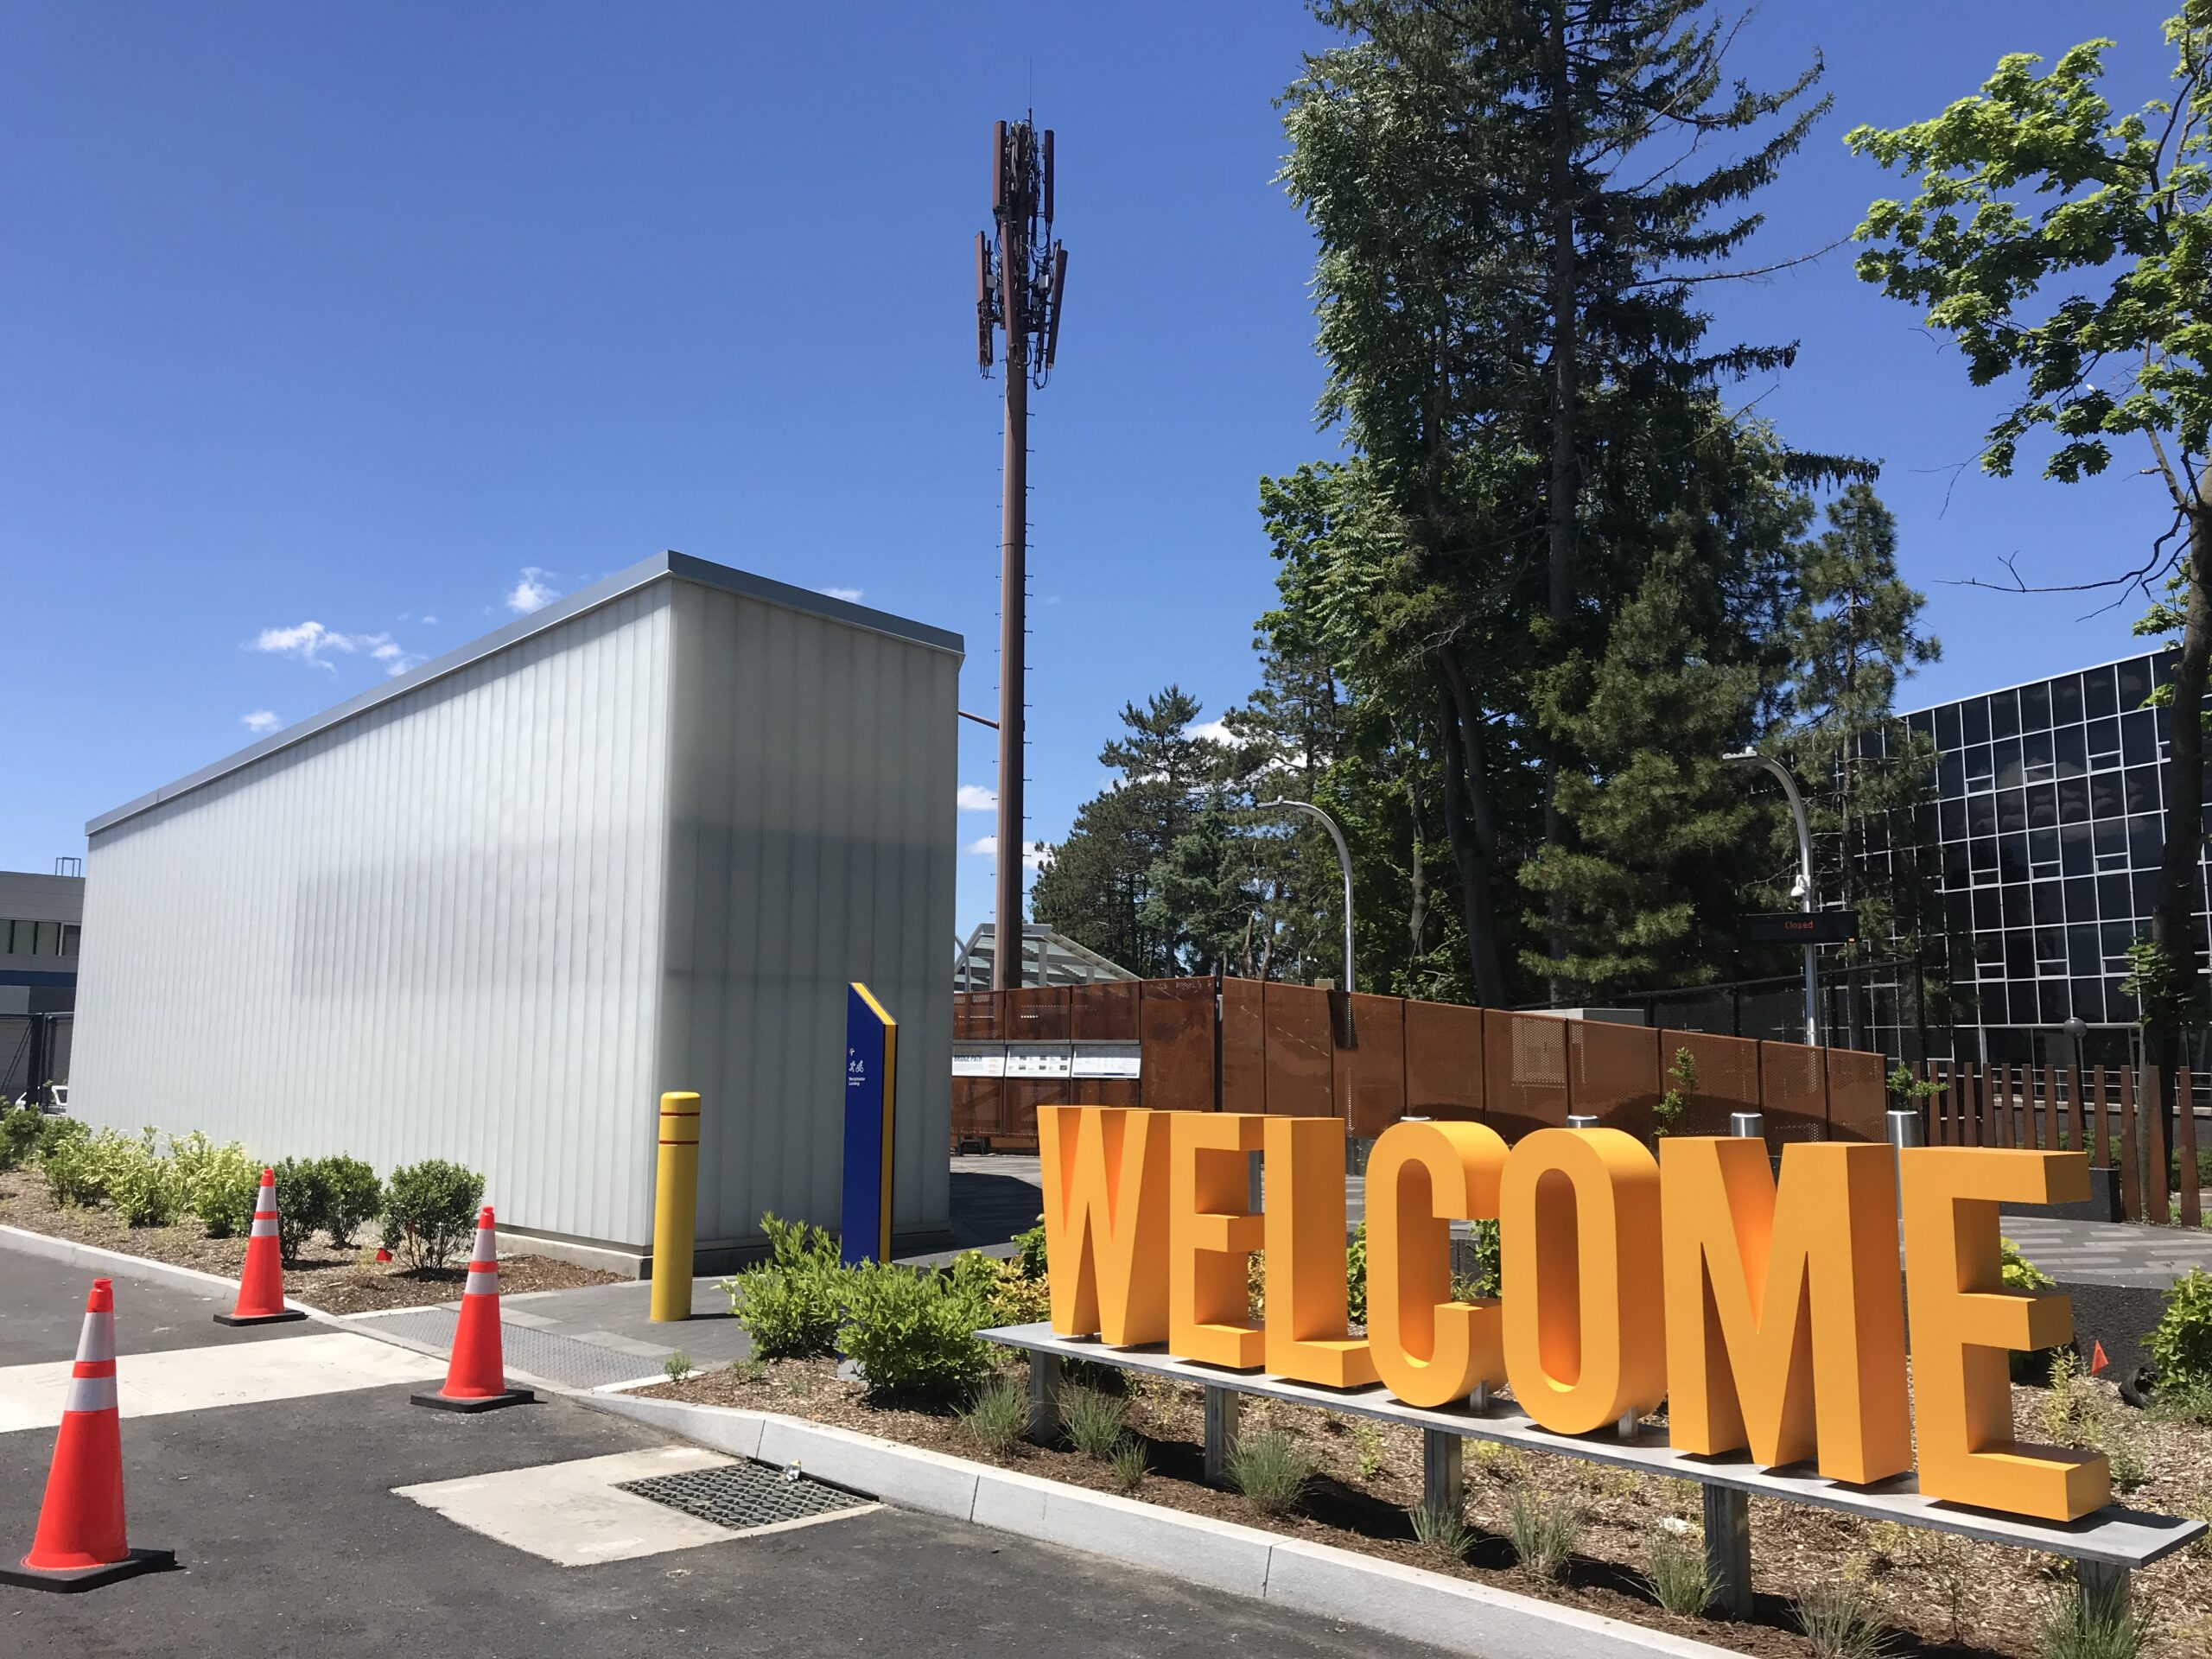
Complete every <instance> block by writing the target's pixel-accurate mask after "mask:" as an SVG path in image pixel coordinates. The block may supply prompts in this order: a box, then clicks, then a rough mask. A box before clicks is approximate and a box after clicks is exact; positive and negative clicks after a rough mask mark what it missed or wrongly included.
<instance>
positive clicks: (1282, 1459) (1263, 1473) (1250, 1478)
mask: <svg viewBox="0 0 2212 1659" xmlns="http://www.w3.org/2000/svg"><path fill="white" fill-rule="evenodd" d="M1312 1479H1313V1453H1312V1452H1308V1451H1307V1450H1306V1448H1305V1447H1304V1446H1300V1444H1299V1443H1298V1442H1297V1441H1296V1440H1292V1439H1291V1438H1290V1436H1289V1435H1287V1434H1286V1433H1283V1432H1282V1430H1281V1429H1279V1428H1263V1429H1261V1430H1258V1431H1257V1432H1256V1433H1250V1434H1240V1435H1238V1436H1237V1437H1236V1442H1235V1444H1233V1445H1232V1446H1230V1448H1229V1484H1230V1485H1232V1486H1234V1487H1236V1490H1237V1491H1240V1492H1242V1493H1243V1494H1244V1496H1245V1497H1249V1498H1250V1499H1251V1500H1252V1501H1253V1502H1254V1503H1256V1504H1258V1505H1259V1506H1260V1507H1261V1509H1262V1510H1265V1511H1266V1512H1267V1513H1268V1514H1269V1515H1287V1514H1289V1513H1290V1511H1291V1510H1294V1509H1296V1508H1297V1507H1298V1500H1299V1499H1300V1498H1301V1497H1304V1496H1305V1495H1306V1483H1307V1482H1309V1481H1311V1480H1312Z"/></svg>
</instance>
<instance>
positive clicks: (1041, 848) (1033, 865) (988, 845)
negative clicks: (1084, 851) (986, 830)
mask: <svg viewBox="0 0 2212 1659" xmlns="http://www.w3.org/2000/svg"><path fill="white" fill-rule="evenodd" d="M968 850H969V852H971V853H979V854H981V855H982V856H984V857H985V858H993V859H995V858H996V857H997V856H998V855H999V838H998V837H997V836H977V837H976V839H975V840H974V841H971V842H969V843H968ZM1051 851H1052V846H1051V844H1050V843H1049V842H1042V841H1033V842H1030V843H1029V844H1028V845H1027V847H1024V848H1023V849H1021V861H1022V863H1023V864H1024V865H1025V866H1027V868H1030V869H1033V870H1039V869H1042V868H1045V859H1046V855H1048V854H1049V853H1051Z"/></svg>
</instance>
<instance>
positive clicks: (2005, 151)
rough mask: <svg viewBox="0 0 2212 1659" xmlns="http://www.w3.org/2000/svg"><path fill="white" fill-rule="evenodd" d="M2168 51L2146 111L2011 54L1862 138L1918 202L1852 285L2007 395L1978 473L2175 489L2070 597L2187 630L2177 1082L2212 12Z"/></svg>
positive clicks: (2210, 388) (2173, 1037)
mask: <svg viewBox="0 0 2212 1659" xmlns="http://www.w3.org/2000/svg"><path fill="white" fill-rule="evenodd" d="M2165 38H2166V40H2167V41H2168V42H2169V43H2170V44H2171V45H2172V47H2173V48H2174V49H2175V52H2176V54H2177V60H2176V64H2175V68H2174V75H2173V80H2174V89H2173V93H2172V96H2171V98H2168V99H2160V100H2156V101H2153V102H2152V103H2151V104H2149V105H2146V106H2145V108H2144V109H2143V110H2141V111H2136V112H2133V113H2129V114H2125V115H2115V114H2114V113H2113V108H2112V105H2111V104H2110V103H2109V102H2108V101H2107V99H2106V98H2105V96H2104V95H2103V93H2102V92H2101V91H2100V89H2099V88H2100V83H2101V80H2102V79H2103V75H2104V53H2105V51H2106V50H2107V48H2109V47H2110V45H2111V44H2112V43H2111V42H2110V41H2105V40H2094V41H2085V42H2084V43H2083V44H2082V45H2080V46H2077V47H2075V48H2073V49H2071V50H2070V51H2069V52H2067V53H2065V54H2063V56H2061V57H2060V58H2059V60H2058V61H2057V62H2056V64H2053V65H2052V66H2050V68H2049V70H2048V71H2047V72H2044V71H2042V64H2043V60H2042V59H2040V58H2037V57H2035V56H2032V55H2030V54H2012V55H2009V56H2006V57H2005V58H2002V59H2000V60H1999V62H1998V65H1997V68H1996V72H1995V73H1993V75H1992V76H1991V77H1990V78H1989V79H1987V80H1986V81H1985V82H1984V83H1983V84H1982V87H1981V90H1980V93H1979V94H1978V95H1975V96H1972V97H1968V98H1963V99H1959V100H1958V101H1957V102H1955V103H1954V104H1952V105H1949V106H1948V108H1946V109H1945V110H1944V111H1942V113H1941V114H1940V115H1937V116H1935V117H1933V118H1930V119H1929V120H1926V121H1920V122H1916V123H1913V124H1910V125H1908V126H1904V127H1898V128H1896V129H1893V130H1881V129H1878V128H1874V127H1864V126H1862V127H1859V128H1857V129H1855V130H1853V131H1852V132H1851V133H1850V134H1849V135H1847V142H1848V143H1850V145H1851V146H1852V148H1853V149H1855V150H1857V151H1859V153H1860V154H1862V155H1865V156H1871V157H1872V158H1873V159H1874V160H1875V161H1877V162H1879V163H1880V164H1881V165H1882V166H1883V167H1885V168H1893V169H1896V170H1897V171H1900V172H1902V173H1904V174H1905V175H1908V176H1910V177H1915V178H1916V179H1917V181H1918V187H1919V189H1918V194H1916V196H1915V197H1914V198H1913V199H1912V200H1910V201H1900V200H1883V201H1877V202H1875V203H1874V204H1873V205H1872V207H1869V208H1868V209H1867V213H1866V221H1865V222H1864V223H1863V224H1862V225H1860V226H1859V231H1858V235H1859V239H1860V240H1862V241H1864V242H1866V243H1867V244H1868V247H1867V249H1866V251H1865V252H1864V253H1862V254H1861V255H1860V256H1859V262H1858V270H1859V276H1860V277H1863V278H1864V279H1865V280H1866V281H1867V282H1869V283H1875V284H1877V285H1878V286H1879V287H1880V288H1881V289H1883V291H1884V292H1885V293H1887V294H1889V295H1891V296H1894V297H1896V298H1897V299H1901V300H1905V301H1909V302H1911V303H1913V304H1915V305H1916V306H1919V307H1921V308H1923V310H1924V312H1925V314H1926V317H1927V321H1928V323H1929V327H1932V328H1935V329H1936V330H1938V331H1940V332H1941V333H1942V334H1946V335H1948V336H1949V337H1950V338H1951V339H1952V340H1955V341H1956V343H1957V344H1958V346H1959V347H1960V349H1961V353H1963V355H1964V357H1965V359H1966V365H1967V376H1968V378H1970V379H1971V380H1972V381H1973V383H1974V385H1978V386H1993V385H2000V384H2001V385H2003V386H2004V387H2005V395H2006V397H2007V398H2008V404H2007V406H2006V407H2005V410H2004V411H2003V413H2002V414H2001V415H2000V416H1999V418H1998V420H1997V421H1996V423H1994V424H1993V426H1992V427H1991V428H1990V429H1989V431H1988V434H1987V435H1986V439H1985V442H1984V445H1983V448H1982V454H1981V463H1982V466H1983V467H1984V468H1985V470H1986V471H1988V472H1990V473H1992V474H1996V475H1998V476H2000V477H2002V476H2008V475H2010V474H2011V473H2012V470H2013V467H2014V466H2015V464H2016V462H2017V461H2018V456H2019V451H2020V448H2021V446H2022V444H2023V443H2024V442H2031V441H2037V440H2040V439H2042V438H2043V437H2044V435H2045V434H2047V435H2048V442H2049V452H2048V454H2047V455H2046V456H2045V458H2044V467H2043V472H2044V476H2045V477H2046V478H2051V479H2056V480H2059V481H2061V482H2063V483H2074V482H2076V481H2078V480H2082V479H2083V478H2087V477H2090V476H2092V475H2094V474H2099V473H2101V472H2103V471H2104V470H2105V468H2106V467H2108V466H2109V465H2110V464H2111V462H2112V460H2113V453H2114V446H2115V444H2120V443H2125V444H2126V445H2128V446H2130V447H2131V448H2133V447H2135V446H2140V448H2139V451H2138V453H2139V454H2142V455H2143V457H2144V458H2145V461H2147V462H2148V471H2149V473H2150V474H2151V475H2152V476H2154V477H2156V478H2158V480H2160V481H2161V482H2162V483H2163V484H2164V487H2165V490H2166V493H2167V497H2168V499H2169V502H2170V504H2171V509H2172V518H2171V522H2170V524H2169V525H2168V527H2167V529H2166V530H2165V531H2164V534H2162V535H2160V536H2158V537H2157V538H2156V540H2155V541H2152V542H2151V543H2149V546H2148V550H2147V551H2146V554H2145V558H2144V559H2143V560H2142V562H2141V563H2139V564H2138V565H2137V566H2136V567H2135V568H2134V569H2132V570H2130V571H2128V572H2126V574H2125V575H2121V576H2119V577H2116V578H2113V579H2112V580H2111V582H2104V583H2099V582H2083V583H2080V584H2075V585H2079V586H2099V585H2113V583H2114V582H2117V583H2123V584H2125V583H2133V584H2139V585H2144V586H2145V587H2148V586H2149V585H2150V584H2152V583H2153V582H2161V583H2162V582H2165V581H2167V580H2168V579H2169V578H2171V579H2173V592H2174V594H2175V597H2174V598H2173V599H2172V600H2171V601H2160V604H2159V605H2158V607H2154V610H2153V613H2152V619H2151V621H2152V626H2153V628H2154V629H2158V630H2161V631H2163V630H2165V629H2169V628H2171V630H2173V631H2175V632H2177V633H2178V635H2179V649H2178V651H2177V652H2176V653H2175V658H2174V672H2173V680H2172V684H2171V688H2170V695H2171V702H2172V706H2173V708H2174V709H2175V710H2176V711H2177V715H2176V717H2175V718H2174V719H2173V720H2172V721H2171V730H2170V735H2171V745H2170V748H2169V754H2168V760H2167V766H2168V772H2167V778H2166V823H2165V854H2164V864H2163V866H2162V867H2161V869H2160V873H2159V880H2158V902H2157V906H2156V908H2155V910H2154V912H2153V916H2152V926H2151V936H2150V939H2149V950H2148V951H2147V952H2146V953H2145V954H2144V956H2143V957H2139V962H2138V968H2139V971H2138V974H2137V976H2136V977H2135V982H2136V983H2137V985H2138V986H2139V988H2140V990H2141V991H2142V992H2143V993H2144V994H2143V995H2142V1004H2143V1019H2144V1025H2145V1036H2146V1038H2147V1039H2148V1043H2149V1047H2150V1050H2151V1058H2152V1060H2153V1062H2154V1063H2158V1064H2159V1065H2161V1067H2162V1070H2163V1071H2164V1075H2165V1076H2167V1077H2171V1076H2172V1075H2173V1060H2174V1058H2175V1057H2176V1053H2177V1046H2178V1042H2179V1036H2180V1033H2181V1031H2182V1030H2183V1028H2184V1027H2186V1026H2188V1025H2190V1024H2193V1023H2195V1022H2196V1021H2197V1020H2201V1019H2202V1015H2203V991H2202V976H2201V975H2200V973H2199V971H2198V964H2199V962H2200V960H2201V956H2202V948H2201V945H2200V943H2199V941H2198V940H2197V938H2196V934H2195V931H2194V927H2193V925H2192V914H2193V912H2194V910H2195V907H2196V906H2195V903H2194V899H2195V889H2196V872H2197V868H2198V859H2199V855H2200V853H2201V851H2202V845H2203V834H2202V826H2201V823H2200V811H2199V807H2198V803H2199V802H2200V801H2202V799H2203V798H2204V794H2203V776H2204V725H2203V721H2202V720H2201V719H2198V718H2196V717H2194V711H2196V710H2197V709H2201V708H2202V699H2203V696H2204V694H2205V690H2206V680H2207V668H2208V662H2212V499H2208V498H2207V496H2206V493H2205V487H2204V472H2203V469H2204V465H2205V460H2206V451H2207V444H2208V436H2212V318H2208V315H2207V308H2208V296H2212V165H2209V164H2208V158H2207V146H2208V144H2212V81H2208V78H2207V65H2208V60H2212V0H2189V3H2188V4H2186V5H2184V6H2183V8H2182V10H2180V11H2179V12H2178V13H2177V14H2176V15H2175V16H2172V17H2171V18H2170V19H2169V20H2168V21H2167V22H2166V24H2165ZM2145 963H2147V965H2148V968H2149V969H2150V971H2148V972H2145V971H2143V969H2144V967H2145Z"/></svg>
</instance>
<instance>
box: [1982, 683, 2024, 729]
mask: <svg viewBox="0 0 2212 1659" xmlns="http://www.w3.org/2000/svg"><path fill="white" fill-rule="evenodd" d="M1989 734H1990V735H1991V736H1992V737H2018V735H2019V734H2020V697H2019V693H2018V692H2017V691H1993V692H1991V693H1990V694H1989Z"/></svg>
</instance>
